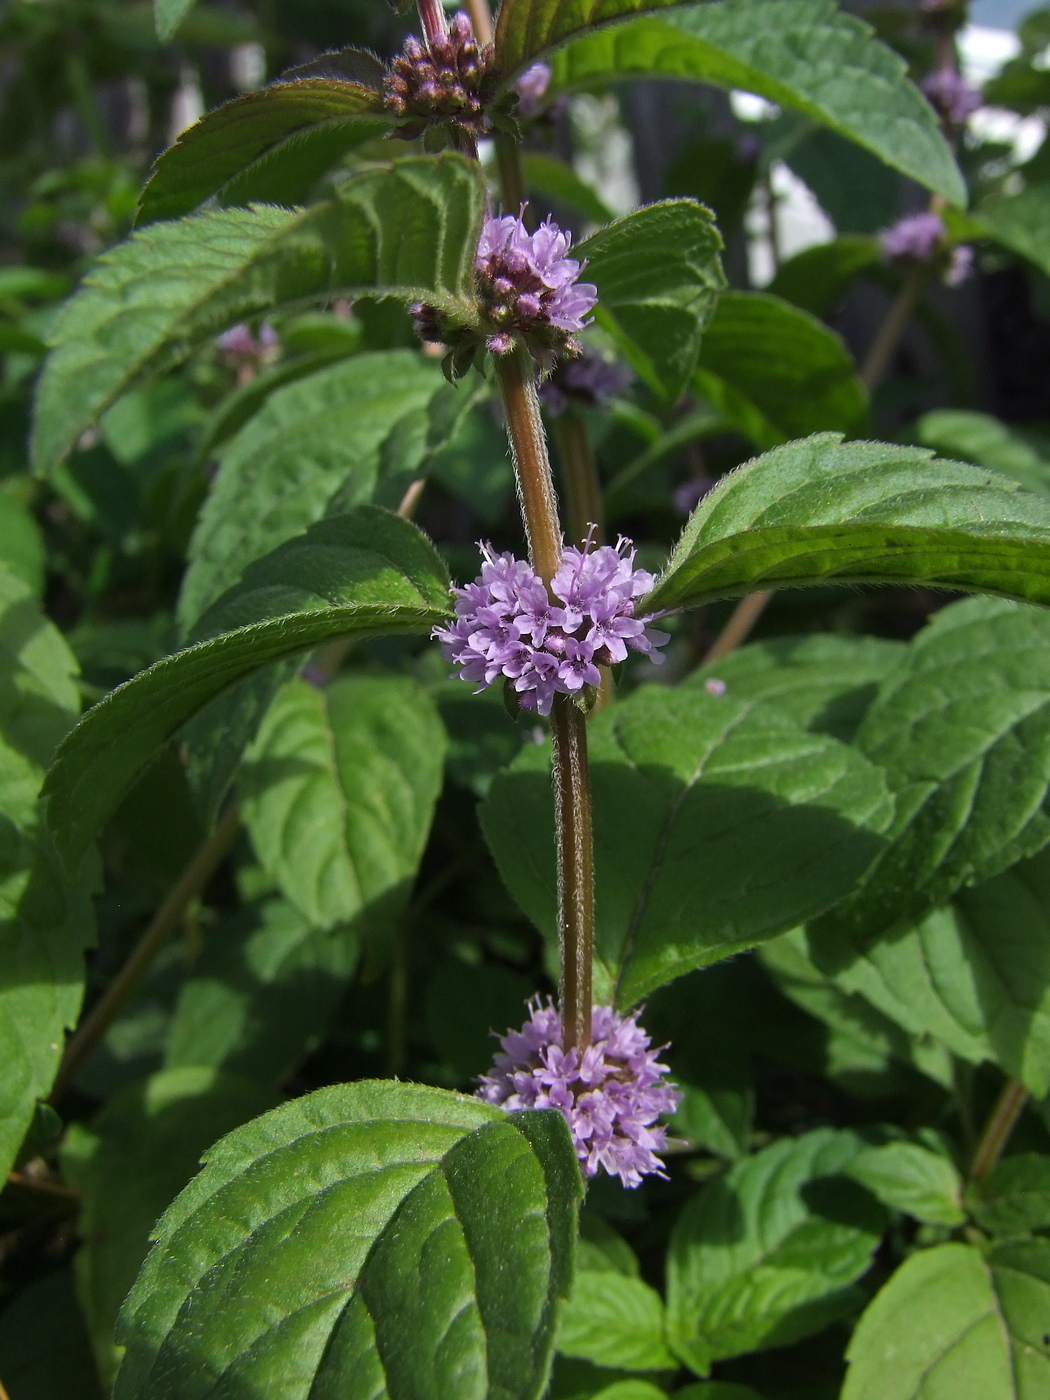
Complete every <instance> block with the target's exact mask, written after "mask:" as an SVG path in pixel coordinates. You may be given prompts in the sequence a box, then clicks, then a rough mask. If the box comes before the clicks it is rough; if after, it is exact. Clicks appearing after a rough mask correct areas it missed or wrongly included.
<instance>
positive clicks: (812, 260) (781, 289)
mask: <svg viewBox="0 0 1050 1400" xmlns="http://www.w3.org/2000/svg"><path fill="white" fill-rule="evenodd" d="M878 260H879V245H878V243H877V241H876V240H875V239H874V238H865V237H863V236H862V235H859V234H852V235H846V236H845V237H842V238H836V239H835V240H834V241H833V242H831V243H820V244H818V245H817V246H816V247H815V248H806V249H804V250H803V251H802V252H801V253H796V254H795V256H794V257H792V258H788V259H786V261H784V262H782V263H781V264H780V266H779V268H777V273H776V276H775V277H774V278H773V280H772V282H771V283H770V284H769V290H770V291H771V292H775V293H776V295H777V296H778V297H783V298H784V300H785V301H790V302H791V303H792V305H794V306H800V307H801V308H802V310H803V311H808V312H809V313H810V314H811V315H812V316H820V317H821V318H823V317H824V316H829V315H830V314H831V313H832V311H834V310H835V307H836V306H837V305H838V304H839V302H840V301H841V300H842V298H843V297H844V296H845V294H846V290H847V288H848V287H849V285H850V283H851V282H852V281H853V279H854V277H856V276H857V274H858V273H860V272H863V271H865V269H866V268H869V267H872V266H874V264H875V263H877V262H878ZM920 441H924V439H920ZM925 445H926V446H927V447H934V446H936V447H938V448H939V444H935V443H932V442H927V443H925ZM963 455H965V454H963ZM981 465H983V466H990V465H991V463H982V464H981Z"/></svg>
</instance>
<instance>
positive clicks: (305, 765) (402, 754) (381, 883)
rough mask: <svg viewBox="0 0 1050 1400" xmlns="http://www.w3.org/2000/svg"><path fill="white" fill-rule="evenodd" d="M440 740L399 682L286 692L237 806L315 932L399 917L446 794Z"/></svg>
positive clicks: (423, 696)
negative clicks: (441, 794)
mask: <svg viewBox="0 0 1050 1400" xmlns="http://www.w3.org/2000/svg"><path fill="white" fill-rule="evenodd" d="M445 746H446V741H445V731H444V728H443V726H442V724H441V720H440V718H439V716H438V713H437V710H436V708H435V706H434V702H433V701H432V700H431V699H430V697H429V695H428V694H427V693H426V691H425V690H423V689H422V688H421V687H420V686H419V685H418V684H417V683H416V682H415V681H412V680H410V679H409V678H408V677H401V676H348V677H346V678H344V679H342V680H337V681H335V682H334V683H333V684H331V685H328V686H326V687H325V688H324V689H323V690H322V689H319V688H318V687H317V686H314V685H311V684H309V683H308V682H307V681H302V680H297V681H291V682H290V683H289V684H287V685H286V686H284V687H283V689H282V690H281V691H280V692H279V693H278V695H277V698H276V699H275V700H274V703H273V704H272V705H271V707H270V710H269V712H268V714H267V715H266V718H265V719H264V720H263V723H262V726H261V728H260V730H259V735H258V737H257V739H256V741H255V743H254V744H253V745H252V747H251V748H250V749H249V751H248V754H247V756H246V759H245V764H244V767H243V769H242V777H241V782H240V791H241V805H242V810H243V813H244V819H245V822H246V824H247V827H248V830H249V832H250V834H251V838H252V844H253V846H254V847H255V852H256V855H257V856H258V858H259V861H260V863H261V864H262V866H263V868H264V869H265V870H267V871H268V872H269V873H270V874H271V875H272V876H273V877H274V879H275V880H276V881H277V883H278V885H279V886H280V888H281V891H282V892H283V894H284V895H285V896H286V898H288V899H289V900H291V902H292V903H293V904H294V905H295V906H296V908H298V909H299V910H300V911H301V912H302V913H303V914H304V916H305V917H306V918H307V919H308V920H309V921H310V922H311V923H312V924H314V925H315V926H317V927H319V928H331V927H332V926H333V925H335V924H346V923H349V922H350V921H351V920H358V921H360V924H361V927H362V930H367V931H369V932H372V933H375V932H378V931H381V930H385V929H386V928H387V927H388V926H389V924H390V922H391V920H394V919H396V918H397V917H398V916H399V915H400V914H401V912H402V911H403V908H404V905H405V903H406V901H407V898H408V895H409V893H410V890H411V886H412V882H413V880H414V878H415V874H416V870H417V868H418V866H419V861H420V858H421V856H422V854H423V848H424V846H425V845H426V841H427V836H428V834H429V832H430V823H431V820H432V818H433V814H434V804H435V802H436V801H437V798H438V794H439V792H440V791H441V782H442V777H443V770H444V760H445Z"/></svg>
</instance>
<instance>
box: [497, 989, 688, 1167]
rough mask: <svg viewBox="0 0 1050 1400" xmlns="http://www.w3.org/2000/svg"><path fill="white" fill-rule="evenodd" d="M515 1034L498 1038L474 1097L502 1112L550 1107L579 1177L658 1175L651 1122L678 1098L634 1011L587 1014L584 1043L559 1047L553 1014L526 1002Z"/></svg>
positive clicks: (656, 1133) (660, 1138) (657, 1141)
mask: <svg viewBox="0 0 1050 1400" xmlns="http://www.w3.org/2000/svg"><path fill="white" fill-rule="evenodd" d="M529 1011H530V1016H529V1019H528V1020H527V1021H526V1022H525V1024H524V1026H522V1028H521V1030H520V1031H508V1032H507V1034H506V1035H505V1036H503V1038H502V1039H501V1040H500V1045H501V1047H502V1049H501V1052H500V1053H499V1054H497V1055H496V1057H495V1062H494V1064H493V1068H492V1072H491V1073H489V1074H485V1075H482V1077H481V1080H480V1087H479V1088H478V1091H477V1093H478V1097H479V1098H482V1099H485V1100H486V1101H487V1102H488V1103H493V1104H499V1105H500V1106H501V1107H503V1108H505V1109H506V1110H507V1112H508V1113H516V1112H519V1111H521V1110H522V1109H530V1108H556V1109H558V1110H559V1111H560V1112H561V1113H562V1115H563V1116H564V1118H565V1121H566V1122H567V1123H568V1125H569V1130H570V1132H571V1133H572V1140H573V1146H574V1147H575V1148H576V1156H577V1158H578V1159H579V1162H580V1167H581V1169H582V1171H583V1174H584V1176H588V1177H590V1176H594V1175H596V1173H597V1172H598V1169H599V1168H604V1170H605V1171H607V1172H608V1173H609V1175H610V1176H618V1177H619V1178H620V1180H621V1181H622V1182H623V1184H624V1186H629V1187H635V1186H639V1185H641V1180H642V1177H643V1176H650V1175H656V1176H664V1175H665V1173H664V1172H663V1170H662V1168H663V1162H662V1161H661V1160H660V1158H659V1157H658V1156H657V1155H656V1153H657V1152H660V1151H662V1150H663V1149H664V1148H665V1147H666V1145H667V1137H666V1134H665V1132H664V1130H663V1128H660V1127H657V1126H655V1125H656V1120H657V1118H659V1117H660V1116H661V1114H665V1113H673V1112H674V1110H675V1109H676V1108H677V1107H678V1104H679V1102H680V1101H681V1098H682V1095H681V1094H680V1093H679V1091H678V1090H677V1089H675V1088H674V1087H673V1085H671V1084H670V1083H668V1082H667V1080H666V1078H665V1075H666V1074H667V1072H668V1070H667V1066H666V1065H663V1064H661V1063H660V1062H659V1060H658V1059H657V1056H658V1055H659V1053H660V1052H659V1050H651V1049H650V1048H649V1037H648V1036H647V1035H646V1033H645V1031H644V1030H642V1028H641V1026H639V1024H638V1018H637V1013H635V1014H633V1015H630V1016H621V1015H620V1014H619V1012H617V1011H616V1010H614V1008H613V1007H611V1006H596V1007H594V1009H593V1011H592V1014H591V1034H592V1043H591V1044H590V1045H589V1046H588V1047H587V1049H586V1050H584V1051H583V1053H582V1054H581V1053H580V1051H579V1050H576V1049H573V1050H562V1049H561V1016H560V1015H559V1014H558V1011H557V1010H556V1008H555V1007H554V1006H553V1005H552V1003H551V1002H550V1001H548V1002H547V1004H546V1005H543V1004H542V1003H541V1001H540V999H539V997H536V998H534V999H533V1000H532V1001H531V1002H530V1003H529Z"/></svg>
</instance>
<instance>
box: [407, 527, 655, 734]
mask: <svg viewBox="0 0 1050 1400" xmlns="http://www.w3.org/2000/svg"><path fill="white" fill-rule="evenodd" d="M479 547H480V549H481V552H482V554H483V556H484V559H485V562H484V564H483V565H482V568H481V574H480V575H479V577H478V578H477V579H475V581H474V582H473V583H468V584H467V586H466V588H455V589H453V590H452V591H453V593H454V594H455V596H456V618H455V621H454V622H452V623H451V624H450V625H449V626H448V627H435V629H434V633H433V635H434V637H435V638H436V639H437V641H439V642H440V643H441V650H442V654H443V655H444V657H445V659H446V660H447V661H451V662H452V663H453V664H454V665H456V666H457V667H458V668H459V675H460V676H461V677H462V679H463V680H465V681H472V682H475V683H477V684H478V688H479V689H481V690H483V689H484V688H485V687H486V686H489V685H491V684H492V683H493V681H495V680H497V679H498V678H499V677H500V676H503V677H504V678H505V680H506V681H508V682H510V684H511V685H512V686H513V689H514V691H515V692H516V694H517V696H518V703H519V704H520V705H521V707H522V709H526V710H537V711H538V712H539V713H540V714H541V715H548V714H550V709H551V705H552V703H553V701H554V697H555V695H556V694H561V695H576V694H578V693H579V691H581V690H582V689H583V687H584V686H587V685H590V686H596V685H598V684H599V682H600V681H601V673H600V672H599V670H598V666H599V665H601V666H612V665H614V664H615V663H616V662H618V661H623V660H624V658H625V657H626V655H627V649H628V647H631V648H632V649H633V650H635V651H639V652H641V653H642V654H643V655H645V656H648V657H649V658H650V660H652V661H655V662H657V663H659V662H662V661H663V657H662V656H660V655H659V653H658V652H657V651H656V648H657V647H660V646H663V644H664V643H665V642H666V641H667V640H668V634H667V633H666V632H659V631H657V630H656V629H655V628H651V627H649V626H648V625H647V624H648V623H649V622H651V621H652V618H651V617H650V616H644V617H635V616H634V600H635V599H636V598H640V597H641V596H642V595H643V594H645V593H648V591H649V589H650V588H652V586H653V576H652V574H650V573H647V572H646V571H645V570H644V569H636V568H635V567H634V550H633V549H632V548H631V542H630V540H627V539H624V538H623V537H622V536H621V538H620V540H619V542H618V544H617V546H616V548H615V549H613V548H611V547H610V546H609V545H602V546H601V547H600V548H598V549H595V548H594V547H593V546H592V545H591V542H590V540H588V541H587V543H586V545H585V546H584V548H583V549H576V548H569V549H566V551H565V553H564V554H563V556H562V565H561V568H560V569H559V570H558V572H557V573H556V574H555V575H554V578H553V579H552V580H551V589H550V593H548V592H547V589H546V588H544V586H543V582H542V580H541V579H540V577H539V575H538V574H536V573H534V572H533V570H532V569H531V568H530V566H529V565H528V564H527V563H526V562H525V561H524V560H523V559H515V558H514V556H513V554H510V553H506V554H494V553H493V551H492V547H491V545H487V544H484V543H483V544H481V545H480V546H479ZM551 594H553V595H554V597H553V598H552V597H551ZM554 599H556V600H557V601H556V602H555V601H554Z"/></svg>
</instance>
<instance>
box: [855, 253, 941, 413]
mask: <svg viewBox="0 0 1050 1400" xmlns="http://www.w3.org/2000/svg"><path fill="white" fill-rule="evenodd" d="M929 275H930V274H929V269H928V268H926V267H923V266H921V265H920V266H918V267H914V268H912V270H911V271H910V272H909V273H908V274H907V276H906V277H905V279H904V281H903V283H902V284H901V289H900V291H899V292H898V293H897V295H896V297H894V299H893V304H892V305H891V307H890V309H889V311H888V312H887V313H886V319H885V320H884V321H883V323H882V325H881V326H880V327H879V329H878V331H877V333H876V335H875V339H874V340H873V341H872V345H871V349H870V350H869V351H868V357H867V359H866V360H865V361H864V365H863V367H862V369H861V371H860V382H861V383H862V384H863V385H864V387H865V389H867V391H868V393H869V394H873V393H874V392H875V390H876V389H877V388H878V386H879V385H880V384H881V383H882V377H883V375H884V374H885V373H886V370H887V369H888V368H889V364H890V361H891V360H892V359H893V353H894V351H895V350H896V349H897V346H898V344H899V343H900V338H901V336H902V335H903V334H904V332H905V330H907V327H908V322H909V321H910V320H911V318H912V314H913V312H914V311H915V308H916V306H918V304H919V297H920V296H922V289H923V288H924V287H925V285H926V281H927V279H928V277H929Z"/></svg>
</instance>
